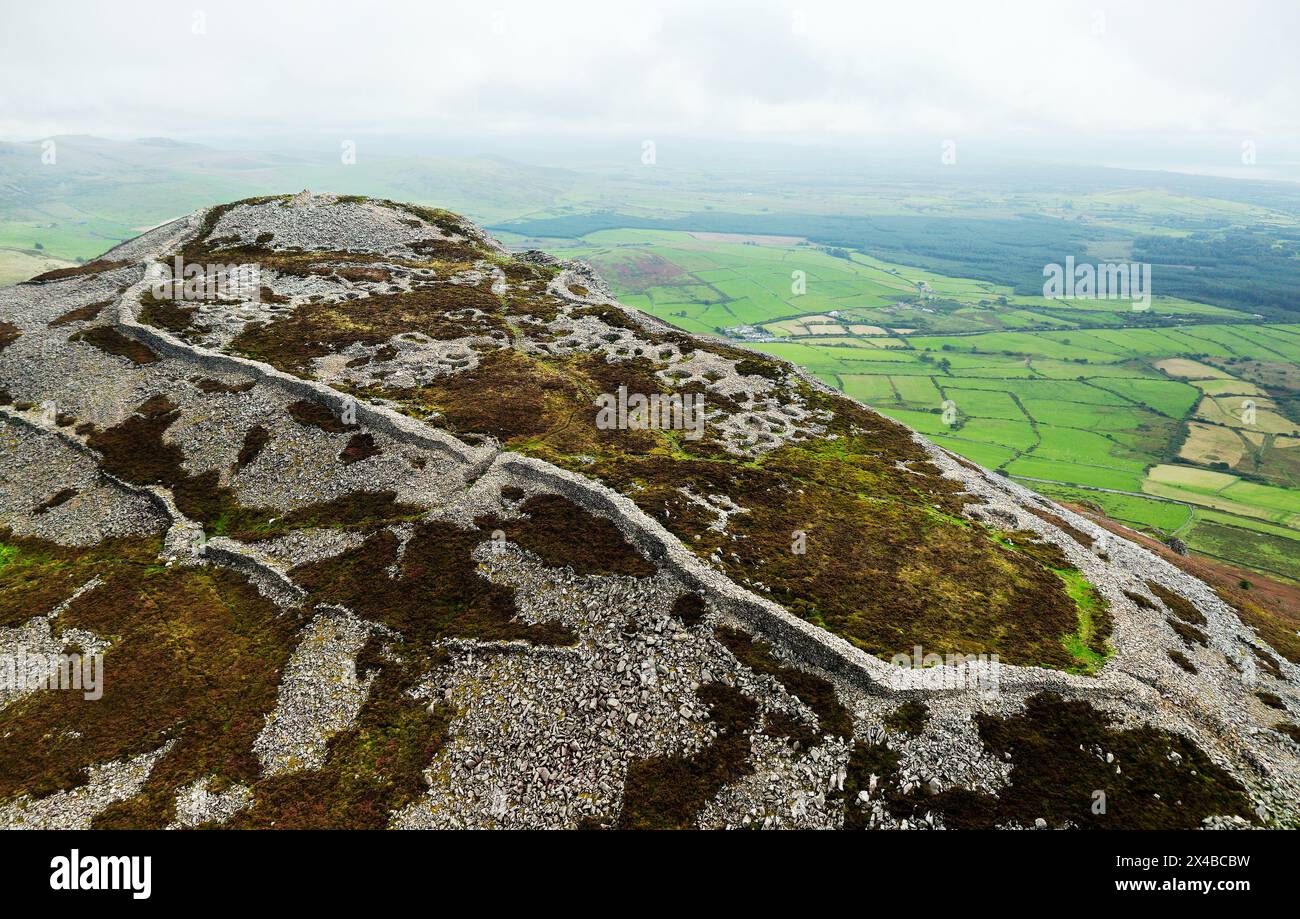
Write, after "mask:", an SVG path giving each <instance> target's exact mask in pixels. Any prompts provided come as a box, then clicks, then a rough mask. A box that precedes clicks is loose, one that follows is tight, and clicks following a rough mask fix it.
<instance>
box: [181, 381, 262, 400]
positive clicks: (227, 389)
mask: <svg viewBox="0 0 1300 919" xmlns="http://www.w3.org/2000/svg"><path fill="white" fill-rule="evenodd" d="M194 385H195V386H197V387H198V388H199V389H201V390H202V391H203V392H205V393H207V394H208V395H209V396H211V395H213V394H216V393H220V394H222V395H233V394H235V393H245V392H249V391H251V390H252V388H253V387H254V386H256V385H257V383H256V382H255V381H253V380H249V381H248V382H246V383H222V382H221V381H220V380H214V379H211V378H210V377H204V378H203V379H201V380H196V381H194Z"/></svg>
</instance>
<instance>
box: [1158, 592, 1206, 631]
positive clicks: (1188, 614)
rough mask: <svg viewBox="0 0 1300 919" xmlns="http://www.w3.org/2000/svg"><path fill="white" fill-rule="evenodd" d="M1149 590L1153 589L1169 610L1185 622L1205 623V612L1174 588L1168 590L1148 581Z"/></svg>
mask: <svg viewBox="0 0 1300 919" xmlns="http://www.w3.org/2000/svg"><path fill="white" fill-rule="evenodd" d="M1147 590H1149V591H1151V592H1152V593H1153V594H1155V595H1156V597H1158V598H1159V600H1160V602H1161V603H1163V604H1164V605H1165V608H1166V609H1168V610H1169V612H1171V613H1173V614H1174V615H1175V616H1177V617H1178V618H1179V619H1181V620H1182V621H1183V622H1187V623H1191V624H1192V625H1205V622H1206V619H1205V614H1204V613H1202V612H1201V611H1200V610H1199V609H1197V608H1196V607H1195V606H1194V605H1193V604H1192V602H1191V601H1190V600H1187V599H1185V598H1183V597H1181V596H1179V595H1178V594H1176V593H1174V592H1173V591H1172V590H1168V589H1167V588H1165V587H1162V586H1161V585H1159V584H1156V583H1155V582H1153V581H1147Z"/></svg>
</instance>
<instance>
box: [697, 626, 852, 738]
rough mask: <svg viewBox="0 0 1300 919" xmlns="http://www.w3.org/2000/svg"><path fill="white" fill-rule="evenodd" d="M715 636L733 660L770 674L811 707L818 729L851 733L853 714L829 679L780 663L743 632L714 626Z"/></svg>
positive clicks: (791, 693) (840, 733)
mask: <svg viewBox="0 0 1300 919" xmlns="http://www.w3.org/2000/svg"><path fill="white" fill-rule="evenodd" d="M717 637H718V640H719V641H720V642H722V643H723V644H724V645H725V646H726V647H727V650H729V651H730V652H731V653H732V654H733V655H734V656H735V658H736V660H738V661H740V663H742V664H744V665H745V666H746V667H748V668H749V669H750V670H752V671H753V672H754V673H756V674H763V675H766V676H771V677H774V678H775V679H776V681H777V682H778V683H780V684H781V685H782V686H783V687H785V690H786V692H788V693H790V695H792V696H794V697H795V698H796V699H798V700H800V701H801V702H803V703H804V705H807V706H808V707H809V708H810V709H812V711H813V714H815V715H816V716H817V723H818V726H819V727H820V728H821V731H822V733H824V734H833V735H835V736H837V737H852V736H853V716H852V715H851V714H850V713H849V710H848V709H847V708H845V707H844V705H843V703H841V702H840V700H839V696H837V695H836V694H835V686H834V684H832V683H831V681H830V680H827V679H823V678H822V677H819V676H817V675H816V674H812V673H808V672H807V671H804V670H800V669H799V668H797V667H793V666H791V665H789V664H785V663H782V662H781V661H779V660H777V659H776V657H774V656H773V654H772V650H771V647H770V646H768V645H767V644H765V643H762V642H758V641H755V640H754V639H753V638H752V637H751V636H749V635H746V634H745V633H744V632H741V631H738V630H736V629H731V628H725V627H724V628H720V629H718V630H717Z"/></svg>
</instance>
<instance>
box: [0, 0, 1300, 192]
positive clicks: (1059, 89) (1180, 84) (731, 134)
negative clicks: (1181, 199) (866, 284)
mask: <svg viewBox="0 0 1300 919" xmlns="http://www.w3.org/2000/svg"><path fill="white" fill-rule="evenodd" d="M1011 6H1013V7H1015V9H1014V10H1008V9H1007V8H1006V5H1003V7H1001V8H1000V9H999V15H997V16H993V15H989V14H987V13H985V12H983V11H981V10H978V9H975V8H970V7H969V6H968V5H965V4H959V3H950V2H934V3H913V4H908V5H906V6H905V7H902V8H899V7H897V6H885V7H880V8H873V9H864V8H862V7H861V5H859V4H847V3H802V2H796V3H781V2H763V3H758V4H746V5H740V4H726V3H724V4H714V5H711V6H710V7H709V8H707V9H700V8H697V7H695V6H693V5H691V4H687V3H683V2H669V3H666V4H663V5H661V7H660V8H658V9H656V10H654V11H646V10H638V9H637V8H635V7H628V6H618V5H610V4H596V3H588V2H570V3H566V4H562V5H561V9H559V10H555V9H554V8H550V9H548V10H546V11H542V10H539V9H535V8H532V7H528V6H525V5H523V4H517V3H504V4H498V5H495V6H491V7H488V8H484V9H479V10H469V9H466V8H463V7H459V6H454V7H453V6H448V5H446V4H416V3H378V4H371V5H366V6H364V7H363V6H359V5H348V4H324V5H320V4H303V3H286V4H276V5H274V6H265V5H253V4H249V3H243V2H240V3H227V4H207V5H205V6H204V7H203V8H201V9H190V8H176V7H173V6H170V5H168V4H164V3H155V4H146V5H144V8H143V11H140V10H141V7H136V10H137V12H135V14H134V16H133V17H131V18H124V17H123V16H122V15H121V13H120V11H119V10H117V9H116V8H113V7H102V6H96V5H90V4H85V3H72V4H67V5H62V6H59V7H53V6H50V5H43V6H28V5H20V4H18V3H16V2H13V0H4V2H0V19H3V25H4V28H3V29H2V30H0V36H3V37H0V49H3V54H2V55H0V79H3V85H5V86H6V87H7V88H8V92H7V93H6V99H5V102H4V105H3V107H0V139H4V140H7V141H19V142H21V141H28V142H30V141H33V140H37V139H40V138H44V137H48V136H51V135H60V134H63V135H66V134H90V135H95V136H102V137H108V138H113V139H128V138H139V137H153V136H163V137H169V138H175V139H178V140H190V141H199V142H205V143H209V144H211V145H213V146H216V147H219V148H220V147H222V146H223V145H226V143H227V142H229V141H231V140H237V141H238V142H239V143H240V144H244V145H259V146H260V147H261V148H262V149H266V150H278V151H289V150H293V151H295V152H296V150H297V149H298V147H299V146H300V145H301V141H302V139H303V138H313V139H314V140H313V141H312V144H311V146H312V149H316V147H319V148H320V149H321V150H322V151H326V150H329V149H331V148H332V149H335V150H336V149H337V147H338V145H339V144H340V143H341V142H342V141H344V140H352V141H355V142H357V143H358V145H360V144H361V142H362V140H365V139H374V138H395V137H401V138H406V139H408V141H413V142H415V143H416V146H417V148H418V147H419V144H420V143H423V144H424V147H423V148H420V149H419V152H420V153H422V154H424V155H440V154H441V152H442V151H443V150H445V149H453V150H458V151H461V152H462V154H463V155H479V154H481V153H488V154H491V153H493V152H494V151H498V150H514V151H516V152H515V153H514V154H513V155H514V156H515V157H516V158H519V159H521V160H523V161H525V162H531V163H546V162H548V158H549V161H555V160H556V157H566V158H570V159H571V158H573V157H575V156H581V155H583V153H584V151H585V148H587V147H590V146H593V145H594V146H609V145H610V144H612V143H614V142H617V143H618V144H619V146H618V147H617V148H612V149H615V154H614V155H615V156H616V157H622V156H624V155H626V157H627V158H628V160H629V161H635V160H636V158H637V156H639V154H640V143H641V142H642V141H644V140H651V141H655V142H656V143H658V144H659V146H660V151H659V152H660V155H661V159H660V162H665V160H664V159H663V158H662V157H664V156H668V157H669V159H668V162H671V153H672V151H671V149H665V147H664V144H663V141H665V140H668V139H673V140H675V141H677V142H678V144H677V145H678V147H679V149H680V148H685V147H688V146H695V147H698V146H701V145H705V144H721V145H728V144H730V145H734V146H735V147H736V148H737V149H744V148H746V147H751V148H756V149H765V148H766V149H778V148H779V149H786V150H796V151H798V150H803V151H834V152H837V153H839V154H840V155H845V156H852V155H855V154H861V155H870V156H879V157H884V158H886V159H888V158H895V159H907V158H913V157H914V158H916V159H918V160H925V159H931V158H937V156H938V150H939V145H941V144H944V143H951V144H952V145H953V146H954V147H955V149H956V150H957V151H958V152H959V155H960V156H963V157H965V156H970V157H975V158H980V157H985V158H998V159H1006V160H1010V161H1031V162H1055V163H1074V164H1079V165H1093V166H1125V167H1132V168H1139V169H1165V170H1170V171H1178V172H1191V173H1202V174H1211V175H1224V176H1233V177H1240V178H1285V179H1292V180H1295V179H1298V178H1300V98H1297V93H1296V87H1297V86H1300V61H1297V59H1296V57H1295V55H1294V54H1292V53H1291V48H1290V47H1289V44H1290V42H1291V40H1292V38H1293V36H1294V35H1295V34H1297V32H1300V28H1297V27H1298V26H1300V8H1297V7H1296V6H1295V5H1294V4H1287V3H1283V2H1268V0H1256V2H1248V3H1244V4H1238V5H1237V6H1236V7H1235V10H1234V15H1232V16H1231V17H1225V16H1224V15H1222V13H1220V12H1219V11H1218V10H1216V9H1215V7H1214V5H1213V4H1211V3H1205V2H1197V3H1168V2H1158V3H1150V4H1143V5H1142V6H1141V7H1140V8H1115V9H1108V8H1106V7H1104V6H1100V5H1098V4H1096V3H1090V2H1064V3H1057V4H1052V5H1050V6H1047V5H1043V4H1012V5H1011ZM1009 12H1014V13H1015V15H1014V16H1013V15H1004V14H1006V13H1009ZM141 23H147V24H148V27H147V28H146V27H141ZM358 36H364V38H358ZM602 142H603V143H602ZM566 143H567V149H566ZM1247 145H1249V149H1250V151H1251V152H1252V154H1253V157H1252V159H1253V162H1246V161H1245V159H1244V154H1245V150H1246V148H1247ZM381 146H382V145H381ZM408 146H410V144H409V143H408ZM521 150H522V151H523V155H520V153H519V151H521ZM503 155H511V154H503Z"/></svg>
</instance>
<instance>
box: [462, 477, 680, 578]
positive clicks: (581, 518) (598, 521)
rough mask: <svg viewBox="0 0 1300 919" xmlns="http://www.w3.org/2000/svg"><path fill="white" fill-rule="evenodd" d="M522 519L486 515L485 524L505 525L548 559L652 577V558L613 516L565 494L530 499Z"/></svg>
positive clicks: (580, 569)
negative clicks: (598, 512)
mask: <svg viewBox="0 0 1300 919" xmlns="http://www.w3.org/2000/svg"><path fill="white" fill-rule="evenodd" d="M519 510H520V512H521V513H523V514H526V515H527V518H526V519H521V520H504V521H501V520H495V519H488V518H480V519H478V520H476V521H475V524H476V525H477V526H478V527H479V528H480V529H483V530H488V531H490V530H494V529H500V530H502V531H503V532H504V533H505V534H506V538H507V539H509V540H510V541H511V542H514V543H516V544H518V545H519V546H521V547H522V548H524V549H527V550H528V551H529V552H532V553H533V554H534V555H536V556H538V557H539V558H541V560H542V561H543V562H545V563H546V564H548V565H554V566H556V567H562V566H568V567H570V568H572V569H573V570H574V571H575V572H577V573H578V574H604V575H609V574H621V575H627V576H628V577H634V578H647V577H650V576H651V575H652V574H654V573H655V566H654V565H652V564H650V563H649V562H647V561H646V560H645V559H644V558H642V557H641V555H640V554H639V553H638V552H637V551H636V549H635V548H633V547H632V545H631V544H630V543H628V541H627V540H626V539H625V538H624V536H623V534H622V533H621V532H620V531H619V529H618V527H616V526H615V525H614V524H613V523H612V522H611V521H610V520H607V519H606V518H604V517H597V516H595V515H594V514H591V513H588V512H587V511H586V510H585V509H583V508H581V507H579V506H578V505H576V504H574V503H573V502H572V501H570V500H569V499H568V498H565V497H562V496H561V495H535V496H534V497H532V498H529V499H528V500H527V501H525V502H524V504H523V506H522V507H520V509H519Z"/></svg>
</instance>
